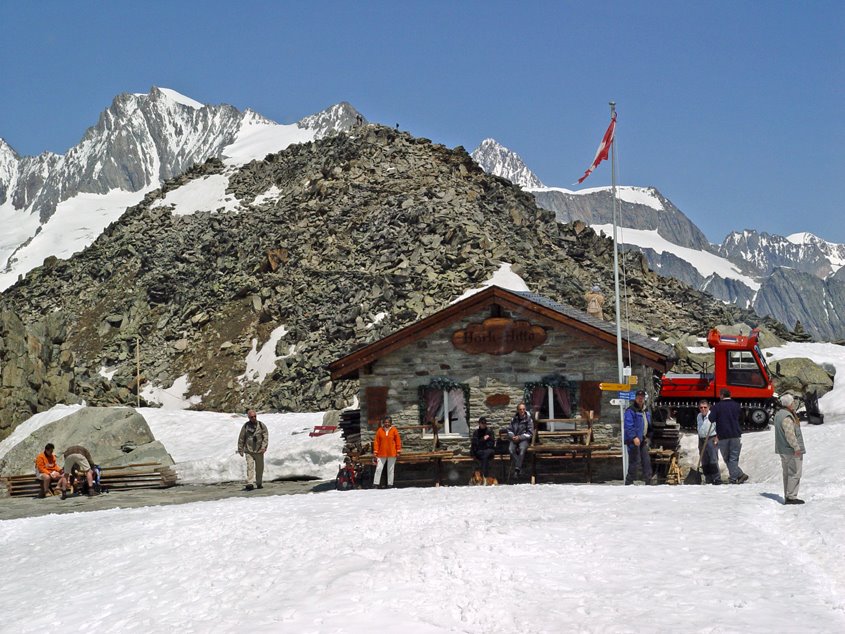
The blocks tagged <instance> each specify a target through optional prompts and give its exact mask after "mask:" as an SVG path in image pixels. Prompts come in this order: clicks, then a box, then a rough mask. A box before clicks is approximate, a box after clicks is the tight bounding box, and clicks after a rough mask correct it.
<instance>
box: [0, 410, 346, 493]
mask: <svg viewBox="0 0 845 634" xmlns="http://www.w3.org/2000/svg"><path fill="white" fill-rule="evenodd" d="M81 407H82V406H81V405H73V406H66V405H57V406H56V407H53V408H52V409H50V410H48V411H46V412H43V413H41V414H36V415H35V416H33V417H32V418H30V419H29V420H27V421H26V422H24V423H23V424H21V425H20V426H19V427H17V428H16V429H15V430H14V432H12V434H11V436H9V437H8V438H6V439H5V440H3V441H2V442H0V458H2V457H3V456H5V455H6V452H7V451H9V449H11V448H12V447H14V446H15V445H17V444H18V443H19V442H21V441H22V440H23V439H24V438H26V437H27V436H28V435H29V434H31V433H32V432H33V431H35V430H36V429H39V428H40V427H42V426H44V425H46V424H47V423H51V422H53V421H55V420H58V419H60V418H64V417H65V416H68V415H69V414H72V413H73V412H75V411H77V410H78V409H80V408H81ZM138 412H139V413H140V414H141V416H143V417H144V419H145V420H146V421H147V424H148V425H149V426H150V431H152V433H153V436H154V437H155V438H156V440H160V441H161V442H162V444H164V446H165V448H166V449H167V451H168V453H169V454H170V456H171V457H172V458H173V460H174V462H175V463H176V465H175V469H176V472H177V474H178V476H179V482H180V483H181V484H217V483H220V482H233V481H239V480H244V479H245V478H246V461H245V460H244V459H243V458H242V457H241V456H239V455H238V454H237V453H236V450H237V447H238V434H239V433H240V431H241V426H242V425H243V424H244V423H245V422H246V415H241V414H221V413H217V412H194V411H184V410H179V409H155V408H151V407H142V408H139V409H138ZM258 419H259V420H260V421H262V422H263V423H264V424H265V425H267V431H268V432H269V434H270V445H269V447H268V449H267V454H266V455H265V457H264V479H265V480H267V481H270V480H274V479H277V478H285V477H312V478H318V479H320V480H328V479H331V478H334V477H335V476H336V475H337V469H338V465H340V464H341V463H342V462H343V452H342V449H343V441H342V438H341V435H340V434H327V435H325V436H316V437H314V438H311V437H309V436H308V433H309V432H310V431H311V430H312V429H313V428H314V425H320V424H322V422H323V413H322V412H313V413H307V414H259V416H258ZM34 458H35V457H34V456H33V459H34ZM95 458H96V456H95Z"/></svg>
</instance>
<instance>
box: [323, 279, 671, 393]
mask: <svg viewBox="0 0 845 634" xmlns="http://www.w3.org/2000/svg"><path fill="white" fill-rule="evenodd" d="M495 306H498V307H500V308H501V309H504V310H514V311H519V312H521V313H522V314H523V315H526V316H528V317H530V318H532V319H535V320H537V321H538V322H539V323H542V324H543V325H544V326H548V327H551V328H553V329H555V330H563V331H566V332H569V333H570V334H572V335H575V336H578V337H581V338H583V339H588V340H590V341H592V342H594V343H595V344H596V345H600V346H605V347H607V348H609V349H612V350H615V349H616V324H615V323H614V322H612V321H604V320H601V319H596V318H594V317H591V316H590V315H588V314H587V313H585V312H583V311H580V310H577V309H575V308H572V307H571V306H566V305H563V304H559V303H557V302H555V301H553V300H551V299H549V298H547V297H543V296H542V295H538V294H536V293H528V292H521V291H510V290H507V289H504V288H501V287H499V286H490V287H488V288H486V289H484V290H483V291H479V292H478V293H475V294H474V295H470V296H469V297H467V298H465V299H462V300H460V301H458V302H455V303H454V304H452V305H450V306H448V307H446V308H444V309H443V310H440V311H438V312H436V313H434V314H433V315H429V316H428V317H426V318H424V319H421V320H420V321H417V322H415V323H413V324H410V325H409V326H406V327H405V328H402V329H400V330H397V331H396V332H394V333H392V334H390V335H388V336H387V337H384V338H383V339H379V340H378V341H375V342H373V343H371V344H369V345H366V346H364V347H362V348H359V349H358V350H356V351H355V352H352V353H350V354H348V355H346V356H344V357H341V358H340V359H337V360H336V361H333V362H332V363H330V364H329V366H328V369H329V371H330V372H331V376H332V379H333V380H338V379H354V378H357V377H358V373H359V371H360V370H361V368H364V367H365V366H367V365H369V364H371V363H373V362H375V361H377V360H378V359H380V358H381V357H383V356H385V355H387V354H389V353H391V352H393V351H395V350H398V349H401V348H404V347H405V346H408V345H410V344H412V343H414V342H415V341H418V340H420V339H423V338H424V337H427V336H428V335H430V334H432V333H434V332H437V331H438V330H442V329H443V328H446V327H448V326H449V325H450V324H452V323H455V322H457V321H460V320H461V319H464V318H465V317H468V316H470V315H474V314H478V313H482V312H485V311H486V312H492V311H493V310H494V307H495ZM622 345H623V349H624V352H626V353H627V351H628V349H629V347H630V351H631V357H633V359H632V360H633V361H638V362H641V363H644V364H646V365H648V366H650V367H652V368H655V369H657V370H660V371H666V370H668V369H669V368H670V367H671V366H672V364H673V363H674V361H675V360H676V358H677V357H676V356H675V352H674V349H673V348H672V346H669V345H667V344H665V343H661V342H659V341H654V340H653V339H651V338H649V337H646V336H645V335H640V334H638V333H630V335H629V336H628V337H627V338H626V337H625V333H624V332H623V336H622Z"/></svg>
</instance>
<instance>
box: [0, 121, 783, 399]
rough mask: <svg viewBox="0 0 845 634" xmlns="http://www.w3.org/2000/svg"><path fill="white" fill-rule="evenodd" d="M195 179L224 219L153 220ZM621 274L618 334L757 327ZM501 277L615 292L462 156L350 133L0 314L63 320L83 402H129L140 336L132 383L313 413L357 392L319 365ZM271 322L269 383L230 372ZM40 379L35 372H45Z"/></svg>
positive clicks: (9, 304)
mask: <svg viewBox="0 0 845 634" xmlns="http://www.w3.org/2000/svg"><path fill="white" fill-rule="evenodd" d="M210 175H223V176H225V177H226V178H228V183H229V185H228V189H227V195H228V196H234V197H235V198H236V199H237V201H238V204H239V206H240V210H238V211H221V209H222V208H223V202H222V201H221V202H220V204H219V205H218V204H216V203H215V204H213V205H210V207H211V208H210V209H207V210H204V211H198V212H196V213H193V214H188V215H178V214H175V213H174V212H173V210H172V209H171V207H169V206H165V204H164V199H165V196H166V194H167V193H168V192H169V191H172V190H174V189H176V188H178V187H180V186H181V185H184V184H186V183H188V182H192V181H197V179H205V178H207V177H208V176H210ZM621 259H622V261H623V263H624V265H625V279H626V280H627V290H628V293H629V301H628V302H627V303H626V307H627V314H626V315H625V316H624V318H625V320H626V322H627V323H628V324H630V327H631V328H632V329H636V330H638V331H640V332H646V333H648V334H649V335H651V336H656V337H660V338H661V339H663V340H668V341H670V342H671V341H675V340H677V339H679V338H681V337H683V336H685V335H688V334H698V335H700V336H704V335H705V334H706V330H707V328H708V327H709V325H710V324H715V323H736V322H738V321H746V322H748V323H752V324H754V325H756V324H758V323H760V321H761V320H760V319H759V318H758V317H757V316H756V315H754V314H753V313H750V312H748V311H744V310H741V309H739V308H736V307H734V306H729V305H725V304H723V303H722V302H718V301H715V300H713V299H712V298H711V297H709V296H707V295H705V294H703V293H700V292H698V291H695V290H693V289H691V288H689V287H687V286H685V285H683V284H682V283H680V282H678V281H676V280H670V279H664V278H660V277H659V276H658V275H656V274H655V273H653V272H651V271H649V269H648V266H647V264H646V260H645V259H644V257H643V256H642V255H640V254H627V255H625V256H624V257H622V258H621ZM502 262H509V263H513V264H514V265H515V267H514V268H515V270H516V271H517V272H518V273H519V274H520V275H522V277H523V278H524V279H525V281H526V282H527V284H528V285H529V287H530V288H531V289H532V290H534V291H536V292H539V293H541V294H543V295H546V296H548V297H550V298H552V299H554V300H556V301H561V302H565V303H568V304H571V305H573V306H576V307H579V308H580V307H582V304H583V295H584V292H585V289H587V288H589V287H591V286H592V285H593V284H599V285H600V286H601V287H602V288H603V289H604V290H605V293H606V294H607V293H610V292H611V289H612V287H613V271H612V262H613V249H612V243H611V241H610V240H609V239H608V238H606V237H604V236H599V235H596V233H595V232H593V231H592V230H591V229H589V228H587V227H586V226H585V225H584V224H583V223H573V224H561V223H559V222H556V221H555V217H554V214H553V213H552V212H549V211H546V210H543V209H540V208H538V207H537V205H536V204H535V202H534V199H533V197H532V196H531V195H529V194H527V193H525V192H523V191H521V190H520V189H519V188H517V187H515V186H513V185H512V184H511V183H510V182H509V181H507V180H505V179H502V178H498V177H495V176H490V175H488V174H486V173H484V172H483V171H482V170H481V169H480V168H479V167H478V165H476V164H475V162H473V160H472V159H471V158H470V156H469V155H468V154H467V153H466V151H465V150H464V149H463V148H461V147H458V148H455V149H448V148H446V147H444V146H442V145H438V144H433V143H431V142H430V141H428V140H427V139H420V138H414V137H412V136H410V135H408V134H405V133H401V132H398V131H396V130H392V129H390V128H385V127H380V126H374V125H367V126H364V127H362V128H358V129H356V130H354V131H353V132H352V133H351V134H339V135H336V136H331V137H328V138H326V139H323V140H321V141H318V142H314V143H306V144H302V145H295V146H291V147H290V148H288V149H287V150H285V151H283V152H280V153H278V154H271V155H268V156H266V157H265V158H264V160H261V161H254V162H252V163H250V164H247V165H245V166H242V167H240V168H232V167H227V166H225V165H224V164H223V163H222V162H221V161H219V160H216V159H211V160H209V161H207V162H206V163H204V164H202V165H199V166H196V167H194V168H192V169H191V170H188V171H187V172H186V173H185V174H183V175H182V176H180V177H178V178H176V179H173V180H171V181H169V182H168V183H166V184H165V185H164V186H163V187H162V188H161V189H160V190H157V191H155V192H152V193H150V194H148V195H147V196H146V198H145V199H144V200H143V201H142V203H140V204H139V205H137V206H136V207H133V208H130V209H129V210H127V212H126V213H125V214H124V215H123V217H122V218H121V219H120V220H119V221H118V222H116V223H114V224H112V225H111V226H110V227H109V228H108V229H107V230H106V231H105V232H104V234H103V235H102V236H100V237H99V238H98V239H97V240H96V242H95V243H94V244H93V245H92V246H91V247H89V248H88V249H86V250H85V251H83V252H82V253H79V254H77V255H75V256H74V257H72V258H71V259H69V260H67V261H58V260H51V261H49V262H45V265H44V266H43V267H41V268H39V269H36V270H34V271H32V272H31V273H30V274H29V275H28V276H27V277H26V278H25V279H24V280H23V281H21V282H19V283H18V284H16V285H15V286H14V287H12V288H10V289H9V290H8V291H6V292H5V293H4V294H3V295H2V298H0V308H2V309H5V310H12V311H14V312H16V313H17V314H18V315H20V317H21V319H22V321H23V322H24V324H26V325H27V327H34V326H33V325H34V324H35V322H37V321H38V320H39V319H40V318H41V316H42V315H49V314H52V313H54V312H56V311H60V312H61V314H62V315H63V316H64V319H65V321H66V324H67V339H66V341H65V342H64V343H63V344H62V346H63V348H62V351H63V352H66V354H67V355H71V356H70V357H67V358H73V359H74V363H73V368H74V374H73V377H72V381H71V382H70V383H69V386H68V391H69V392H70V391H73V392H75V394H77V395H78V396H79V397H81V398H84V399H85V400H86V401H87V402H88V403H90V404H118V403H133V404H134V398H135V397H134V392H135V390H136V385H135V344H136V339H138V340H140V357H141V359H140V366H141V382H142V385H157V386H163V387H168V386H171V385H172V384H173V382H174V381H175V380H176V379H177V378H178V377H181V376H186V377H187V380H188V382H189V384H190V389H189V392H190V394H192V395H196V396H199V397H201V399H202V405H201V407H208V408H213V409H218V410H229V411H232V410H233V409H238V408H241V407H243V406H245V405H250V406H254V407H257V408H267V409H274V410H281V411H303V410H325V409H332V408H340V407H342V406H344V405H346V404H347V403H348V402H349V401H350V400H351V397H352V396H353V394H354V392H355V390H356V386H355V385H353V384H352V383H351V382H344V383H342V384H334V383H332V382H331V381H330V380H329V375H328V372H327V371H326V369H325V366H326V364H328V363H329V362H330V361H332V360H334V359H336V358H338V357H339V356H342V355H344V354H347V353H349V352H351V351H352V350H354V349H356V348H357V347H360V346H361V345H363V344H366V343H369V342H371V341H374V340H376V339H378V338H381V337H383V336H385V335H387V334H389V333H390V332H393V331H395V330H397V329H399V328H401V327H403V326H406V325H408V324H410V323H412V322H413V321H415V320H418V319H420V318H422V317H425V316H427V315H429V314H431V313H433V312H435V311H437V310H440V309H442V308H444V307H445V306H447V305H448V303H449V302H451V301H453V300H454V299H455V298H457V297H458V296H460V295H461V294H462V293H463V292H464V291H465V290H467V289H468V288H472V287H476V286H479V285H480V284H481V283H482V282H484V281H485V280H487V279H489V278H490V276H491V275H492V274H493V273H494V272H495V271H496V270H497V269H498V268H499V267H500V265H501V263H502ZM280 326H284V327H285V328H284V331H281V332H283V333H284V334H282V335H281V336H279V337H278V339H277V341H276V344H275V350H274V351H267V354H268V355H271V356H273V357H275V358H276V361H275V364H271V370H270V371H269V374H267V375H266V377H265V378H264V380H263V381H261V382H259V381H258V379H255V378H254V377H252V376H249V377H247V376H245V371H246V369H247V361H246V359H247V356H248V355H249V354H250V352H251V351H253V350H255V351H257V350H258V349H260V348H261V346H262V345H263V344H264V343H265V342H267V341H268V340H270V336H271V333H273V332H274V331H275V332H276V333H278V332H280V330H279V327H280ZM771 327H773V328H779V329H780V330H782V331H784V332H787V331H786V329H785V328H783V327H782V326H779V325H778V324H776V323H774V322H772V324H771ZM58 365H60V359H58V358H51V359H50V362H49V363H47V362H45V368H46V371H48V372H58V370H57V369H55V368H56V366H58ZM59 376H62V375H59ZM55 396H56V400H57V401H58V400H62V395H61V394H56V395H55ZM45 404H46V403H45ZM4 406H5V405H4V404H3V403H0V407H4ZM38 407H39V408H40V407H42V405H41V404H40V403H39V405H38Z"/></svg>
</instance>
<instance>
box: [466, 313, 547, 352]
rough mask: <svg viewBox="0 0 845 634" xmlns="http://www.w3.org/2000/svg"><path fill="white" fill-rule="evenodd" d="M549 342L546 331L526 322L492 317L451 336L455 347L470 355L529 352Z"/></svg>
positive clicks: (469, 325)
mask: <svg viewBox="0 0 845 634" xmlns="http://www.w3.org/2000/svg"><path fill="white" fill-rule="evenodd" d="M545 341H546V331H545V330H544V329H543V328H542V327H540V326H532V325H531V323H529V322H527V321H524V320H513V319H509V318H507V317H489V318H487V319H485V320H484V321H483V322H482V323H480V324H468V325H467V327H466V328H462V329H461V330H457V331H456V332H455V333H454V334H453V335H452V345H453V346H455V347H456V348H457V349H458V350H463V351H464V352H467V353H469V354H481V353H484V354H495V355H500V354H510V353H511V352H530V351H531V350H533V349H534V348H536V347H537V346H540V345H542V344H543V343H545Z"/></svg>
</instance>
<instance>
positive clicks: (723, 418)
mask: <svg viewBox="0 0 845 634" xmlns="http://www.w3.org/2000/svg"><path fill="white" fill-rule="evenodd" d="M719 396H720V398H721V400H720V401H719V402H718V403H716V404H715V405H714V406H713V407H712V408H710V415H709V419H710V420H711V421H713V422H715V423H716V437H715V438H714V439H713V443H714V444H715V445H716V446H717V447H718V448H719V451H720V452H721V454H722V459H723V460H724V461H725V464H726V465H728V478H729V481H730V483H731V484H742V483H743V482H745V481H746V480H748V474H747V473H744V472H743V470H742V469H740V468H739V453H740V452H741V451H742V428H741V427H740V424H739V420H740V418H741V417H742V408H740V406H739V403H737V402H736V401H734V400H732V399H731V391H730V390H729V389H728V388H726V387H723V388H722V389H721V390H720V391H719Z"/></svg>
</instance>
